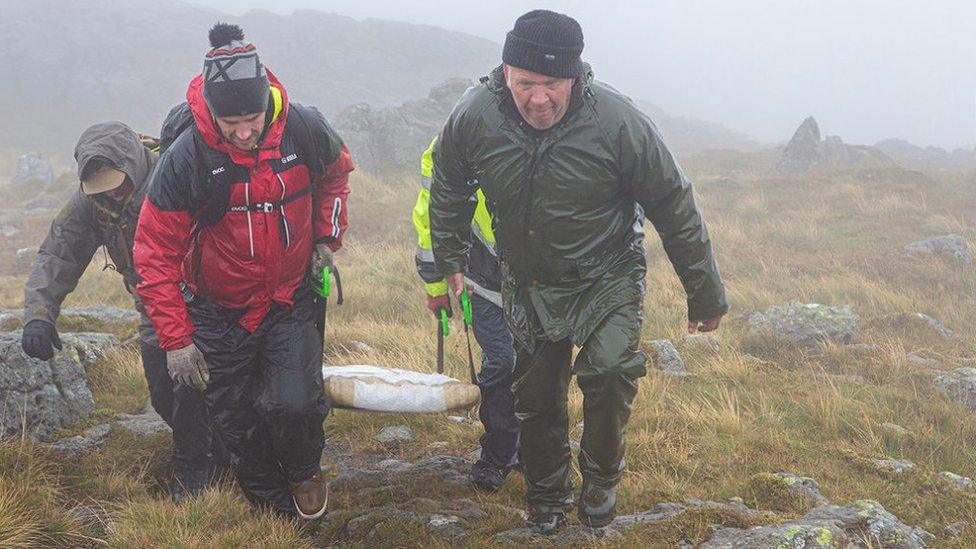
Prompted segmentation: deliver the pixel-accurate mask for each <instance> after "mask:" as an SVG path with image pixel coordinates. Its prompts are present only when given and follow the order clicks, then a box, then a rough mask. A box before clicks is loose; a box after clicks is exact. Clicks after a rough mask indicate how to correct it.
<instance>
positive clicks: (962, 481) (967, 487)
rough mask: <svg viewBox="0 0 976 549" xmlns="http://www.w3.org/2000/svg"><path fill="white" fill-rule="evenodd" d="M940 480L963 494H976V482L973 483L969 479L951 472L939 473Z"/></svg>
mask: <svg viewBox="0 0 976 549" xmlns="http://www.w3.org/2000/svg"><path fill="white" fill-rule="evenodd" d="M939 478H940V479H942V480H944V481H945V482H948V483H949V484H951V485H952V486H954V487H956V488H958V489H960V490H962V491H963V492H970V493H976V482H973V479H971V478H969V477H964V476H962V475H957V474H955V473H952V472H950V471H942V472H940V473H939Z"/></svg>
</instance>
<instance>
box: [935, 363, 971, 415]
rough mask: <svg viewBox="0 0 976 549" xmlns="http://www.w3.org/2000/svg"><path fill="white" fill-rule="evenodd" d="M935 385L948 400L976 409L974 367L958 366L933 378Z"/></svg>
mask: <svg viewBox="0 0 976 549" xmlns="http://www.w3.org/2000/svg"><path fill="white" fill-rule="evenodd" d="M935 386H936V387H938V388H939V390H940V391H942V392H943V393H944V394H945V395H946V396H947V397H949V400H951V401H953V402H955V403H957V404H962V405H963V406H965V407H967V408H969V409H970V410H976V368H958V369H956V370H953V371H951V372H946V373H944V374H941V375H939V376H938V377H936V378H935Z"/></svg>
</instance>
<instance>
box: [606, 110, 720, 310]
mask: <svg viewBox="0 0 976 549" xmlns="http://www.w3.org/2000/svg"><path fill="white" fill-rule="evenodd" d="M635 111H636V109H635ZM619 144H620V152H619V154H620V161H621V172H622V173H621V176H622V177H623V182H624V185H625V186H626V187H628V188H629V189H630V191H631V192H632V193H633V196H634V198H635V200H636V201H637V202H638V203H639V204H640V205H641V207H642V208H643V209H644V215H645V216H646V217H647V219H649V220H650V221H651V223H652V224H653V225H654V228H655V229H656V230H657V232H658V234H659V235H660V237H661V241H662V243H663V244H664V251H665V253H667V255H668V259H669V260H670V261H671V264H672V265H673V266H674V270H675V272H676V273H677V274H678V277H679V278H680V279H681V284H682V286H684V289H685V293H686V294H687V296H688V319H689V320H691V321H703V320H708V319H711V318H714V317H716V316H720V315H723V314H725V313H726V312H728V310H729V304H728V301H727V300H726V297H725V287H724V285H723V283H722V276H721V274H720V273H719V270H718V265H717V264H716V263H715V255H714V254H713V253H712V245H711V240H710V239H709V236H708V230H707V229H706V228H705V223H704V221H703V220H702V217H701V214H700V213H699V211H698V207H697V206H696V205H695V198H694V195H693V193H692V189H691V183H690V182H689V181H688V179H687V178H685V176H684V174H683V173H682V172H681V168H680V167H679V166H678V164H677V163H676V162H675V159H674V157H673V156H672V155H671V152H670V151H669V150H668V148H667V146H666V145H665V144H664V141H663V140H662V139H661V136H660V134H659V133H658V131H657V128H655V127H654V124H653V123H652V122H651V121H650V119H648V118H647V117H646V116H644V115H643V114H642V113H639V112H637V113H636V114H635V115H634V116H632V117H630V119H628V120H626V121H625V122H624V124H623V126H622V127H621V130H620V140H619Z"/></svg>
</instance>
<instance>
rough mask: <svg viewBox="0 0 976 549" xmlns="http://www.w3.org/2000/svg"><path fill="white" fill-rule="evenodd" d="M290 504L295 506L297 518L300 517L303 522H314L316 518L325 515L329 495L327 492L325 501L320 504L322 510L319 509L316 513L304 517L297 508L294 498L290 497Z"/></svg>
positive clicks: (300, 509) (299, 508)
mask: <svg viewBox="0 0 976 549" xmlns="http://www.w3.org/2000/svg"><path fill="white" fill-rule="evenodd" d="M291 502H292V503H294V504H295V510H296V511H298V516H299V517H301V518H303V519H305V520H315V519H317V518H321V517H322V515H324V514H325V509H326V507H328V506H329V493H328V492H326V493H325V501H324V502H322V508H321V509H319V510H318V511H317V512H316V513H314V514H312V515H306V514H305V513H303V512H302V508H301V507H299V506H298V502H297V501H295V496H292V497H291Z"/></svg>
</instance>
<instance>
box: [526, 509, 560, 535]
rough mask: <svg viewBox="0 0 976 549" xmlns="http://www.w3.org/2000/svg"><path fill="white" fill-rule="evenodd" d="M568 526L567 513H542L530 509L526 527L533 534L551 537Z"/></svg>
mask: <svg viewBox="0 0 976 549" xmlns="http://www.w3.org/2000/svg"><path fill="white" fill-rule="evenodd" d="M565 525H566V513H563V512H562V511H540V510H533V509H529V518H528V519H526V521H525V526H526V527H528V529H529V531H530V532H532V533H533V534H542V535H543V536H551V535H553V534H555V533H556V532H557V531H558V530H559V529H560V528H562V527H563V526H565Z"/></svg>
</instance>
